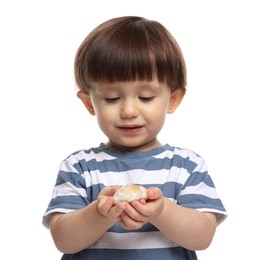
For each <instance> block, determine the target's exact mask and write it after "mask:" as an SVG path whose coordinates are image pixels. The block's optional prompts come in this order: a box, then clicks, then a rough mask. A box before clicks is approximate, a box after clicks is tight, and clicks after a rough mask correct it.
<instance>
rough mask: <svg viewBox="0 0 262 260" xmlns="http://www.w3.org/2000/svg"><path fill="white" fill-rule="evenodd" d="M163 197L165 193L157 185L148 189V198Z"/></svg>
mask: <svg viewBox="0 0 262 260" xmlns="http://www.w3.org/2000/svg"><path fill="white" fill-rule="evenodd" d="M162 197H163V194H162V192H161V190H160V189H158V188H155V187H153V188H149V189H147V198H148V200H157V199H161V198H162Z"/></svg>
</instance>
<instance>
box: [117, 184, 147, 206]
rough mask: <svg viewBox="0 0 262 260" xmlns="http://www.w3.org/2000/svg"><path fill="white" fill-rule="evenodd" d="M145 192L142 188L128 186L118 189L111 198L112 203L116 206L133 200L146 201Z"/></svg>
mask: <svg viewBox="0 0 262 260" xmlns="http://www.w3.org/2000/svg"><path fill="white" fill-rule="evenodd" d="M146 193H147V190H146V188H144V187H143V186H140V185H134V184H128V185H126V186H123V187H121V188H120V189H118V190H117V191H116V192H115V194H114V196H113V198H114V203H115V204H117V203H118V202H120V201H126V202H132V201H134V200H140V199H146V198H147V195H146Z"/></svg>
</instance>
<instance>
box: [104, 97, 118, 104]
mask: <svg viewBox="0 0 262 260" xmlns="http://www.w3.org/2000/svg"><path fill="white" fill-rule="evenodd" d="M119 99H120V97H112V98H105V101H106V102H108V103H115V102H117V101H118V100H119Z"/></svg>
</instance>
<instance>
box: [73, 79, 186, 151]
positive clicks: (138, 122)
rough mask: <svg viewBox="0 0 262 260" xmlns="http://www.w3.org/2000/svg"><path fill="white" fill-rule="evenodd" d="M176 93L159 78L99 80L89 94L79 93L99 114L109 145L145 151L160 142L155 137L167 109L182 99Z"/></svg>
mask: <svg viewBox="0 0 262 260" xmlns="http://www.w3.org/2000/svg"><path fill="white" fill-rule="evenodd" d="M175 93H176V92H175ZM175 93H173V94H171V91H170V89H169V88H168V86H167V85H166V84H164V83H159V82H158V81H131V82H114V83H107V82H96V83H93V84H92V87H91V89H90V92H89V97H88V96H87V95H85V94H82V95H83V96H82V95H81V94H79V95H78V96H79V97H80V98H81V99H82V101H83V102H84V104H85V105H86V107H87V109H88V110H89V112H90V113H91V114H93V115H96V116H97V121H98V124H99V126H100V128H101V130H102V131H103V132H104V134H105V135H106V136H107V137H108V139H109V142H108V144H107V145H108V146H110V147H112V148H116V149H118V150H131V151H146V150H150V149H152V148H155V147H158V146H160V143H159V142H158V140H157V138H156V137H157V134H158V133H159V132H160V130H161V128H162V126H163V124H164V121H165V116H166V113H172V112H173V111H174V110H175V108H176V107H177V106H178V104H179V103H180V101H181V100H178V99H179V97H176V96H177V95H176V94H175ZM84 95H85V97H84ZM182 97H183V95H182ZM182 97H181V99H182ZM84 99H85V100H84ZM86 99H88V100H86ZM177 102H178V104H177V105H176V103H177Z"/></svg>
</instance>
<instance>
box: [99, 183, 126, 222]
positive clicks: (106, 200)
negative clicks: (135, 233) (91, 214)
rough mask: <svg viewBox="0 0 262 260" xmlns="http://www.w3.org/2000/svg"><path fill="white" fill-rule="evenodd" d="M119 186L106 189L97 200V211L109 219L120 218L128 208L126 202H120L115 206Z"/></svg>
mask: <svg viewBox="0 0 262 260" xmlns="http://www.w3.org/2000/svg"><path fill="white" fill-rule="evenodd" d="M117 189H119V186H114V187H106V188H104V189H102V191H101V192H100V194H99V195H98V198H97V202H98V205H97V210H98V211H99V213H100V214H101V215H103V216H105V217H107V218H112V219H116V220H117V218H118V217H119V216H120V214H121V213H122V212H123V210H124V209H125V208H126V204H127V203H125V202H120V203H118V204H117V205H114V199H113V197H112V196H113V195H114V193H115V192H116V190H117Z"/></svg>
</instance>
